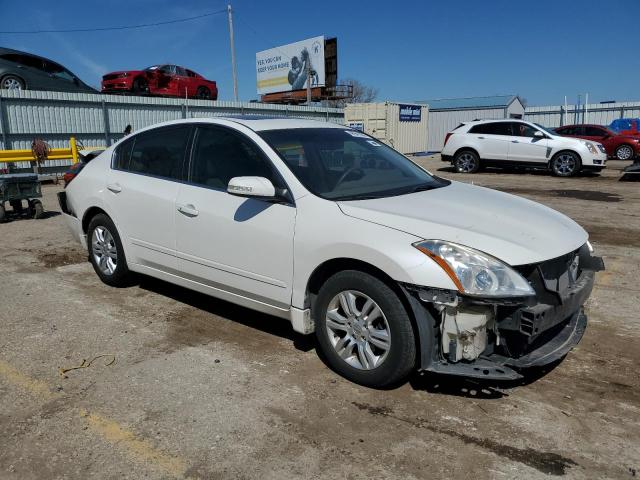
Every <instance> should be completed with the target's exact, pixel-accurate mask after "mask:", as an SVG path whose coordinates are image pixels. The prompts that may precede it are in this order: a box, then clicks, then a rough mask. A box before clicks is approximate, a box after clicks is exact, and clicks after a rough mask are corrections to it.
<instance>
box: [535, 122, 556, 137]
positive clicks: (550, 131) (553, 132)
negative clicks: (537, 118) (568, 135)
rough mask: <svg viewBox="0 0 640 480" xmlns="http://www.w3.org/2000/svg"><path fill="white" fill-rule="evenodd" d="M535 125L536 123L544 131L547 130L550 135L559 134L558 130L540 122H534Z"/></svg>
mask: <svg viewBox="0 0 640 480" xmlns="http://www.w3.org/2000/svg"><path fill="white" fill-rule="evenodd" d="M534 125H535V126H536V127H538V128H539V129H541V130H544V131H545V132H547V133H548V134H549V135H558V132H556V131H554V130H552V129H550V128H547V127H543V126H542V125H540V124H539V123H534Z"/></svg>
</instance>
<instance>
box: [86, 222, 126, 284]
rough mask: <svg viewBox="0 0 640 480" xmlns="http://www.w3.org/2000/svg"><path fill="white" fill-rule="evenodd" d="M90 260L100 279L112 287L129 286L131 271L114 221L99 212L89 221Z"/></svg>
mask: <svg viewBox="0 0 640 480" xmlns="http://www.w3.org/2000/svg"><path fill="white" fill-rule="evenodd" d="M87 243H88V247H89V260H90V262H91V264H92V265H93V269H94V270H95V272H96V274H97V275H98V277H100V280H102V281H103V282H104V283H106V284H107V285H110V286H112V287H128V286H129V285H130V283H131V272H130V271H129V268H128V267H127V259H126V258H125V255H124V248H122V242H121V241H120V235H118V230H117V229H116V226H115V225H114V223H113V221H112V220H111V219H110V218H109V217H108V216H106V215H104V214H98V215H96V216H95V217H93V218H92V219H91V222H89V228H88V229H87Z"/></svg>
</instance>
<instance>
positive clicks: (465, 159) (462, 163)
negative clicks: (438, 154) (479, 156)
mask: <svg viewBox="0 0 640 480" xmlns="http://www.w3.org/2000/svg"><path fill="white" fill-rule="evenodd" d="M456 163H457V167H458V171H460V172H462V173H471V172H473V171H474V170H475V168H476V158H475V157H474V156H473V155H472V154H470V153H463V154H461V155H460V156H459V157H458V160H457V162H456Z"/></svg>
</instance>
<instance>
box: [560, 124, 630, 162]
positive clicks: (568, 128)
mask: <svg viewBox="0 0 640 480" xmlns="http://www.w3.org/2000/svg"><path fill="white" fill-rule="evenodd" d="M555 131H556V133H557V134H558V135H562V136H563V137H575V138H584V139H585V140H593V141H594V142H598V143H601V144H602V145H603V146H604V148H605V150H606V151H607V155H608V156H609V157H611V158H617V159H619V160H631V159H633V158H635V157H638V156H640V138H638V137H633V136H630V135H620V134H618V133H616V132H614V131H613V130H611V129H610V128H608V127H603V126H601V125H565V126H563V127H558V128H556V129H555Z"/></svg>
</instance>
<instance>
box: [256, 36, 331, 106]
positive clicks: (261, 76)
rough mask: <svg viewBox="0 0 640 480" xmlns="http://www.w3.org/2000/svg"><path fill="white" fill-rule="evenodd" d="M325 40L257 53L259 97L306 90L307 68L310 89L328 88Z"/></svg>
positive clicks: (314, 38) (311, 40) (309, 41)
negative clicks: (308, 68)
mask: <svg viewBox="0 0 640 480" xmlns="http://www.w3.org/2000/svg"><path fill="white" fill-rule="evenodd" d="M324 64H325V59H324V36H320V37H313V38H308V39H306V40H302V41H300V42H296V43H290V44H288V45H283V46H282V47H275V48H271V49H269V50H264V51H262V52H258V53H256V78H257V87H258V94H260V95H264V94H266V93H274V92H287V91H292V90H303V89H305V88H307V65H309V66H310V67H311V87H324V86H325V81H326V79H325V68H324V67H325V65H324Z"/></svg>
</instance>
